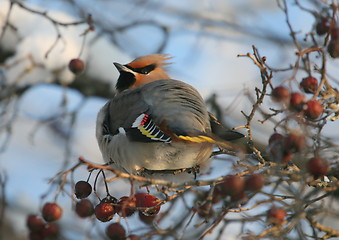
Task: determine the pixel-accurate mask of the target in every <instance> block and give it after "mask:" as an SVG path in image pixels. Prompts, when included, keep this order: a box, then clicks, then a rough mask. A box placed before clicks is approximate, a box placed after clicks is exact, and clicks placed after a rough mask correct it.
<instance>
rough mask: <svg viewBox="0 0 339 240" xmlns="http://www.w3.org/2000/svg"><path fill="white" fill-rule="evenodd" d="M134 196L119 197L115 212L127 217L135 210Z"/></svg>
mask: <svg viewBox="0 0 339 240" xmlns="http://www.w3.org/2000/svg"><path fill="white" fill-rule="evenodd" d="M135 201H136V200H135V198H130V197H126V196H125V197H121V198H120V200H119V202H118V203H117V204H118V205H117V206H116V212H117V213H118V214H119V215H120V216H121V217H129V216H131V215H132V214H133V213H134V212H135V209H134V208H135V207H136V202H135Z"/></svg>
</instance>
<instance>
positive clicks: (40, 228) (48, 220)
mask: <svg viewBox="0 0 339 240" xmlns="http://www.w3.org/2000/svg"><path fill="white" fill-rule="evenodd" d="M61 216H62V208H61V207H60V206H59V205H58V204H56V203H51V202H48V203H45V204H44V206H43V207H42V210H41V216H39V215H36V214H31V215H29V216H28V217H27V219H26V225H27V227H28V229H29V239H30V240H44V239H51V238H56V237H57V236H58V235H59V227H58V225H57V224H56V223H55V221H56V220H58V219H60V218H61Z"/></svg>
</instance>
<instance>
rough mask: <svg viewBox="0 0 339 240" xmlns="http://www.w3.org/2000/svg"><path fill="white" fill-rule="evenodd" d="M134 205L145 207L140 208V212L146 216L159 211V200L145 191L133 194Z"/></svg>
mask: <svg viewBox="0 0 339 240" xmlns="http://www.w3.org/2000/svg"><path fill="white" fill-rule="evenodd" d="M135 199H136V206H137V207H141V208H147V209H145V210H142V213H143V214H145V215H148V216H152V215H156V214H158V212H159V211H160V205H159V203H160V200H159V199H158V198H157V197H156V196H153V195H150V194H147V193H137V194H135Z"/></svg>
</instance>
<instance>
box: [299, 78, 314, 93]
mask: <svg viewBox="0 0 339 240" xmlns="http://www.w3.org/2000/svg"><path fill="white" fill-rule="evenodd" d="M300 87H301V88H302V89H303V90H304V92H305V93H315V92H316V91H317V89H318V80H317V79H316V78H314V77H312V76H309V77H306V78H303V80H302V81H301V82H300Z"/></svg>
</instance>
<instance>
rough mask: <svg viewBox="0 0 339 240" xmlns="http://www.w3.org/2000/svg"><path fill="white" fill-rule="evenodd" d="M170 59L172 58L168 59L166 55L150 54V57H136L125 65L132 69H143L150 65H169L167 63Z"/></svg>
mask: <svg viewBox="0 0 339 240" xmlns="http://www.w3.org/2000/svg"><path fill="white" fill-rule="evenodd" d="M171 58H172V57H170V56H169V55H167V54H151V55H146V56H142V57H138V58H136V59H135V60H133V61H132V62H130V63H129V64H127V65H128V66H131V67H132V68H140V67H144V66H147V65H150V64H155V65H156V66H158V67H159V66H164V65H167V64H170V63H169V62H167V61H168V60H169V59H171Z"/></svg>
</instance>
